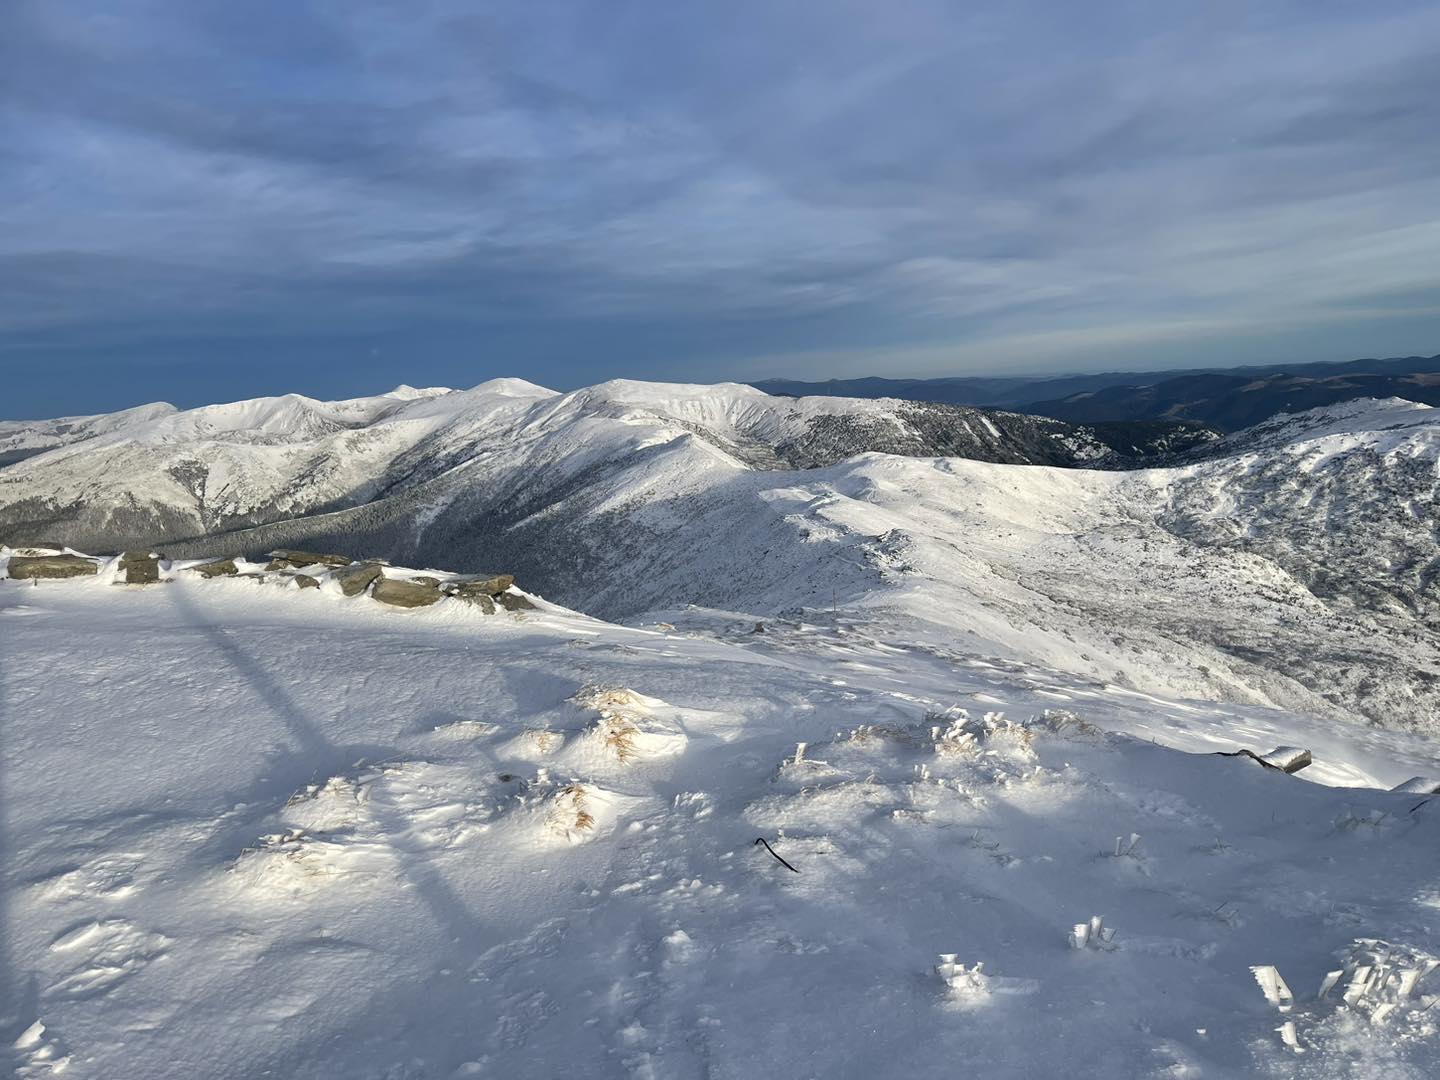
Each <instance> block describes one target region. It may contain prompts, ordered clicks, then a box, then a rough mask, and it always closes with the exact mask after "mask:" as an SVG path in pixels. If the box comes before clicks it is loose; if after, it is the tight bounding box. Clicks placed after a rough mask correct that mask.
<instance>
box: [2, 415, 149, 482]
mask: <svg viewBox="0 0 1440 1080" xmlns="http://www.w3.org/2000/svg"><path fill="white" fill-rule="evenodd" d="M175 411H176V409H175V406H174V405H170V404H167V403H166V402H163V401H161V402H156V403H154V404H151V405H140V406H138V407H136V408H134V409H124V410H122V411H120V412H113V413H100V414H98V415H96V416H61V417H57V418H56V419H54V420H0V467H3V466H5V465H9V464H11V463H13V462H16V461H21V460H23V459H25V458H27V457H33V456H35V455H36V454H43V453H44V452H45V451H46V450H53V449H55V447H57V446H68V445H70V444H71V443H77V442H84V441H85V440H86V439H93V438H95V437H96V436H98V435H107V434H109V433H110V432H113V431H122V430H124V429H126V428H131V427H138V426H140V425H142V424H145V423H148V422H149V421H151V420H158V419H160V418H161V417H164V416H168V415H169V414H170V413H173V412H175Z"/></svg>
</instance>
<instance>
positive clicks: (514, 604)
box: [495, 592, 538, 611]
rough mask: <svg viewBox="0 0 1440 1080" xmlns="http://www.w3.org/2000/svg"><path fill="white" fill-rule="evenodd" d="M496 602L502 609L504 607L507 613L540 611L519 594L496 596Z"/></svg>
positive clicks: (510, 593)
mask: <svg viewBox="0 0 1440 1080" xmlns="http://www.w3.org/2000/svg"><path fill="white" fill-rule="evenodd" d="M495 602H496V603H497V604H499V605H500V606H501V607H503V608H504V609H505V610H506V611H536V610H538V609H537V608H536V607H535V605H534V604H532V603H531V602H530V601H529V600H528V599H526V598H525V597H523V596H521V595H520V594H519V593H512V592H502V593H497V594H496V596H495Z"/></svg>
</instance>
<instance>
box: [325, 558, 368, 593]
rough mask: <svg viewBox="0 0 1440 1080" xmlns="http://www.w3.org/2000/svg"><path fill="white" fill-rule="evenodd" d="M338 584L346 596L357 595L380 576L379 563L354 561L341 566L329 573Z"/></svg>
mask: <svg viewBox="0 0 1440 1080" xmlns="http://www.w3.org/2000/svg"><path fill="white" fill-rule="evenodd" d="M330 576H331V577H332V578H333V579H334V580H335V581H337V582H339V584H340V591H341V592H342V593H344V594H345V595H346V596H359V595H360V594H361V593H362V592H364V591H365V590H366V589H368V588H369V587H370V583H371V582H372V581H374V580H375V579H376V578H378V577H379V576H380V564H379V563H377V562H365V563H355V564H353V565H351V566H344V567H341V568H340V569H339V570H336V571H335V572H334V573H333V574H331V575H330Z"/></svg>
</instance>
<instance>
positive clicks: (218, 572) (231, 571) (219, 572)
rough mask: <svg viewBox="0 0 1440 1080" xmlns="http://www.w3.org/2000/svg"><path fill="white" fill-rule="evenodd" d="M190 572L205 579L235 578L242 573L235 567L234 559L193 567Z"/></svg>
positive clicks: (219, 560)
mask: <svg viewBox="0 0 1440 1080" xmlns="http://www.w3.org/2000/svg"><path fill="white" fill-rule="evenodd" d="M190 572H191V573H193V574H199V575H200V576H201V577H203V578H213V577H233V576H234V575H236V574H238V573H239V572H240V569H239V567H237V566H236V565H235V560H234V559H216V560H215V561H214V562H207V563H201V564H200V565H199V566H192V567H190Z"/></svg>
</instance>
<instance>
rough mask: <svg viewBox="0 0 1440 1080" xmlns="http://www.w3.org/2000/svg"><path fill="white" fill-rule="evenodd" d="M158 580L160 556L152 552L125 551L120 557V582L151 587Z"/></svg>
mask: <svg viewBox="0 0 1440 1080" xmlns="http://www.w3.org/2000/svg"><path fill="white" fill-rule="evenodd" d="M159 580H160V556H159V555H157V554H156V553H155V552H153V551H127V552H125V553H124V554H123V555H121V556H120V581H121V582H122V583H123V584H126V585H153V584H155V582H157V581H159Z"/></svg>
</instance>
